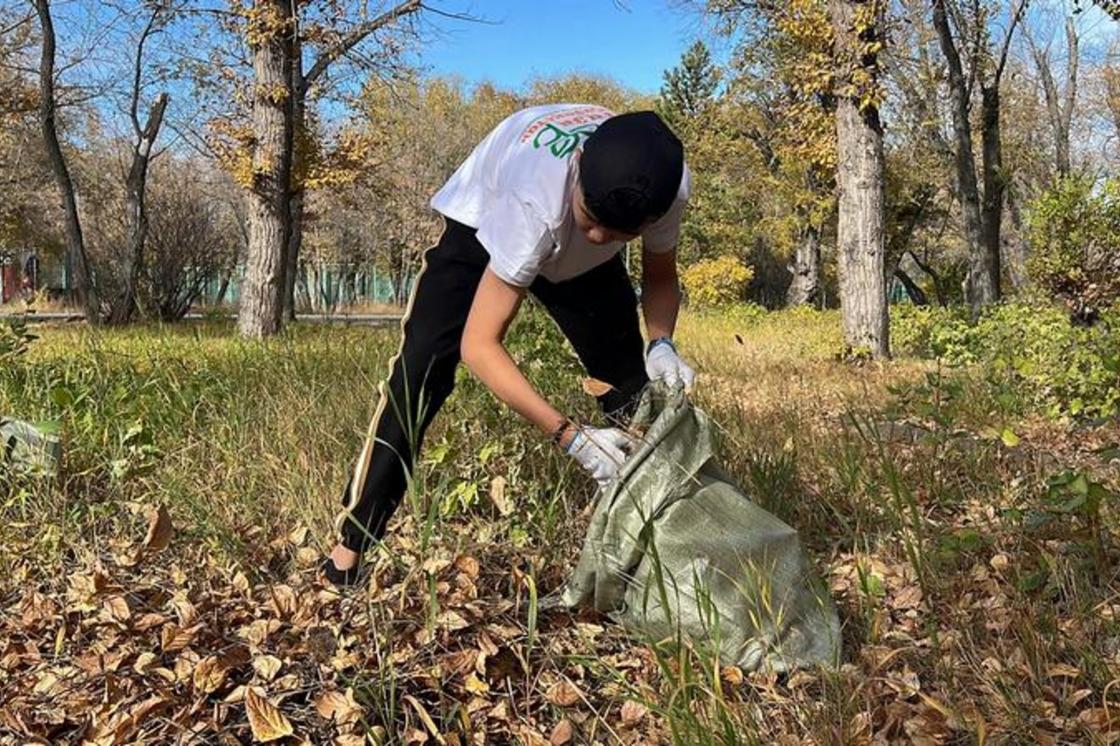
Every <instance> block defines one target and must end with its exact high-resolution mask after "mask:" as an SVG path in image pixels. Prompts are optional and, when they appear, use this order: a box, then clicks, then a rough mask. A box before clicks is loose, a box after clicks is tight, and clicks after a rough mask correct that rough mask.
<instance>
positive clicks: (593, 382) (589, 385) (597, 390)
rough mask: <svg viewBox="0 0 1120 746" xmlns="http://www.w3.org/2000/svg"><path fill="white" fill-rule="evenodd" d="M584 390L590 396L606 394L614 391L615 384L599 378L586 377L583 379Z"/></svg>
mask: <svg viewBox="0 0 1120 746" xmlns="http://www.w3.org/2000/svg"><path fill="white" fill-rule="evenodd" d="M583 390H584V391H585V392H586V393H587V395H588V396H596V397H598V396H606V395H607V394H609V393H610V392H612V391H614V386H611V385H610V384H609V383H607V382H606V381H600V380H599V379H598V378H585V379H583Z"/></svg>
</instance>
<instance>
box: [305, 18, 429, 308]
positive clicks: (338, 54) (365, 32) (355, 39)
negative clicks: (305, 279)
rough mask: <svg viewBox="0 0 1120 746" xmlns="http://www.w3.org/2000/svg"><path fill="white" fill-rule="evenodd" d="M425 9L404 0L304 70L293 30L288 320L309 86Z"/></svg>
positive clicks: (336, 45)
mask: <svg viewBox="0 0 1120 746" xmlns="http://www.w3.org/2000/svg"><path fill="white" fill-rule="evenodd" d="M423 9H424V6H423V3H422V2H421V0H404V2H399V3H397V4H396V5H395V6H393V7H392V8H390V9H389V10H387V11H385V12H384V13H382V14H380V15H378V16H376V17H375V18H371V19H369V20H368V21H365V22H364V23H361V24H359V25H357V26H355V27H354V28H352V29H351V30H350V31H349V32H348V33H346V34H345V35H344V36H342V37H341V38H339V39H338V40H337V41H336V42H335V43H334V44H332V45H331V46H329V47H327V48H326V49H325V50H324V51H323V52H322V53H321V54H320V56H319V57H318V59H316V60H315V62H314V64H313V65H312V66H311V68H310V69H309V70H308V71H307V73H306V74H304V72H303V44H302V40H301V37H300V36H299V35H298V34H296V35H294V36H293V38H292V59H293V60H294V64H293V65H292V70H291V75H292V95H293V99H292V127H293V132H294V133H295V137H296V138H297V140H296V142H295V145H296V147H295V148H294V151H293V153H292V166H291V170H292V174H293V178H292V182H291V197H290V202H289V205H288V209H289V235H288V240H287V243H286V245H285V250H284V262H283V264H284V278H285V279H284V288H283V306H284V307H283V314H284V316H285V317H286V318H288V319H289V320H292V321H294V320H295V318H296V275H297V273H298V272H299V254H300V251H301V249H302V246H303V212H304V176H305V171H306V168H307V163H306V153H305V152H304V148H303V147H302V146H301V144H300V143H299V142H298V138H300V137H304V136H308V135H307V131H306V109H307V93H308V90H309V89H310V88H311V86H313V85H314V84H315V83H317V82H318V81H319V79H320V78H322V77H323V75H324V74H325V73H326V71H327V70H328V69H329V68H330V66H331V65H332V64H334V63H335V62H336V61H337V60H339V59H340V58H342V57H343V56H345V55H346V54H347V53H348V52H350V50H352V49H353V48H354V47H356V46H357V45H358V44H360V43H361V42H362V41H363V40H365V39H366V37H368V36H369V35H370V34H372V33H373V32H375V31H377V30H378V29H381V28H384V27H386V26H388V25H390V24H392V23H395V22H396V21H397V20H399V19H401V18H404V17H406V16H409V15H412V14H413V13H418V12H420V11H421V10H423Z"/></svg>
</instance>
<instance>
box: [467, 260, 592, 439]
mask: <svg viewBox="0 0 1120 746" xmlns="http://www.w3.org/2000/svg"><path fill="white" fill-rule="evenodd" d="M524 297H525V288H521V287H517V286H516V285H511V284H510V283H508V282H506V281H505V280H503V279H501V278H500V277H498V276H497V275H496V274H494V272H493V271H492V270H490V269H489V268H487V269H486V271H485V272H483V274H482V280H481V282H479V284H478V290H477V292H476V293H475V296H474V303H473V304H472V305H471V310H470V314H469V315H468V316H467V326H466V328H465V329H464V330H463V341H462V343H461V345H460V353H461V355H462V359H463V363H464V364H465V365H466V366H467V367H468V368H469V369H470V371H471V372H472V373H473V374H474V375H475V376H477V377H478V379H479V380H480V381H482V383H483V384H485V385H486V387H487V388H488V389H490V390H491V391H493V392H494V395H495V396H497V397H498V398H499V399H501V400H502V401H503V402H505V403H506V404H508V405H509V406H510V407H511V408H512V409H513V410H514V411H516V412H517V413H518V414H520V415H521V416H523V417H524V418H525V419H527V420H529V421H530V422H532V423H533V424H534V425H536V426H537V427H538V428H540V429H541V431H543V432H545V433H547V434H549V435H551V434H553V433H555V432H556V429H557V427H559V425H560V424H561V423H562V422H563V421H564V419H565V418H564V415H562V414H561V413H560V412H559V411H557V410H556V409H555V408H554V407H553V406H552V405H551V404H549V403H548V402H547V401H545V399H544V397H542V396H541V395H540V394H538V393H537V391H536V389H534V388H533V386H532V384H530V383H529V381H528V379H526V378H525V376H524V375H523V374H522V373H521V370H520V369H518V367H517V364H516V363H514V362H513V358H511V357H510V356H509V353H508V352H506V348H505V347H504V346H503V344H502V342H503V340H504V339H505V335H506V330H508V329H509V325H510V322H512V321H513V318H514V316H516V315H517V310H518V308H519V307H520V306H521V301H522V299H523V298H524ZM574 434H575V430H574V428H570V429H569V431H568V432H565V433H564V437H563V438H562V440H561V441H560V445H561V446H562V447H565V448H566V447H567V446H568V443H569V441H570V440H571V438H572V437H573V436H574Z"/></svg>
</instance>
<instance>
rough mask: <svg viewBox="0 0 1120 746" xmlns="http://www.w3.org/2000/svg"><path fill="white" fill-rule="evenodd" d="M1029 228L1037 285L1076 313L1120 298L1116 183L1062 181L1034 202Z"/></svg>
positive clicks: (1031, 262) (1079, 179)
mask: <svg viewBox="0 0 1120 746" xmlns="http://www.w3.org/2000/svg"><path fill="white" fill-rule="evenodd" d="M1028 224H1029V228H1030V240H1031V246H1032V254H1031V258H1030V260H1029V261H1028V263H1027V271H1028V273H1029V275H1030V277H1031V280H1032V281H1034V283H1035V284H1036V285H1038V286H1039V287H1040V288H1042V289H1043V290H1044V291H1045V292H1047V293H1048V294H1050V295H1051V296H1052V297H1054V298H1060V299H1062V300H1064V301H1066V302H1068V303H1070V304H1071V305H1074V306H1077V307H1084V306H1086V305H1088V306H1092V307H1096V308H1098V309H1099V307H1100V306H1102V305H1108V304H1109V303H1111V302H1113V301H1114V300H1116V299H1117V297H1120V179H1110V180H1108V181H1106V182H1104V183H1103V184H1100V185H1098V184H1097V183H1095V182H1094V181H1093V180H1092V179H1090V178H1087V177H1085V176H1071V177H1069V178H1066V179H1063V180H1061V181H1059V182H1058V183H1057V184H1055V185H1054V186H1053V187H1051V188H1050V189H1049V190H1048V191H1046V192H1045V193H1043V194H1042V196H1040V197H1039V198H1038V199H1037V200H1035V201H1034V203H1033V204H1032V205H1031V207H1030V213H1029V218H1028Z"/></svg>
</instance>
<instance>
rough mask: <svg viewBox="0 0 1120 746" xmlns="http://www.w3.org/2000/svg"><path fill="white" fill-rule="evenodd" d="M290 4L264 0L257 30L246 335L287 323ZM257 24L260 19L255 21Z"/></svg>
mask: <svg viewBox="0 0 1120 746" xmlns="http://www.w3.org/2000/svg"><path fill="white" fill-rule="evenodd" d="M290 8H291V6H290V4H289V3H287V2H284V0H259V1H258V2H257V3H256V4H255V6H254V12H255V13H259V14H260V18H259V19H257V20H258V24H259V28H257V29H256V31H255V34H253V35H254V36H255V37H256V38H257V39H258V42H257V45H256V46H255V47H254V48H253V78H254V96H253V135H254V144H253V176H252V178H253V182H252V185H251V187H250V189H249V202H250V205H249V247H248V251H247V254H248V256H247V257H246V266H245V281H244V284H243V285H242V290H241V306H240V309H239V311H238V318H237V327H238V330H239V331H240V332H241V334H242V335H243V336H246V337H256V338H260V337H266V336H270V335H273V334H276V333H277V332H278V331H279V330H280V327H281V324H282V318H281V316H282V312H283V305H284V303H283V292H284V254H285V249H286V246H287V242H288V235H289V230H290V226H291V213H290V209H289V184H290V181H291V165H292V91H291V45H290V43H289V42H288V40H287V38H286V37H287V36H288V35H289V34H290V33H291V20H292V19H291V14H290ZM252 25H257V24H252Z"/></svg>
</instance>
